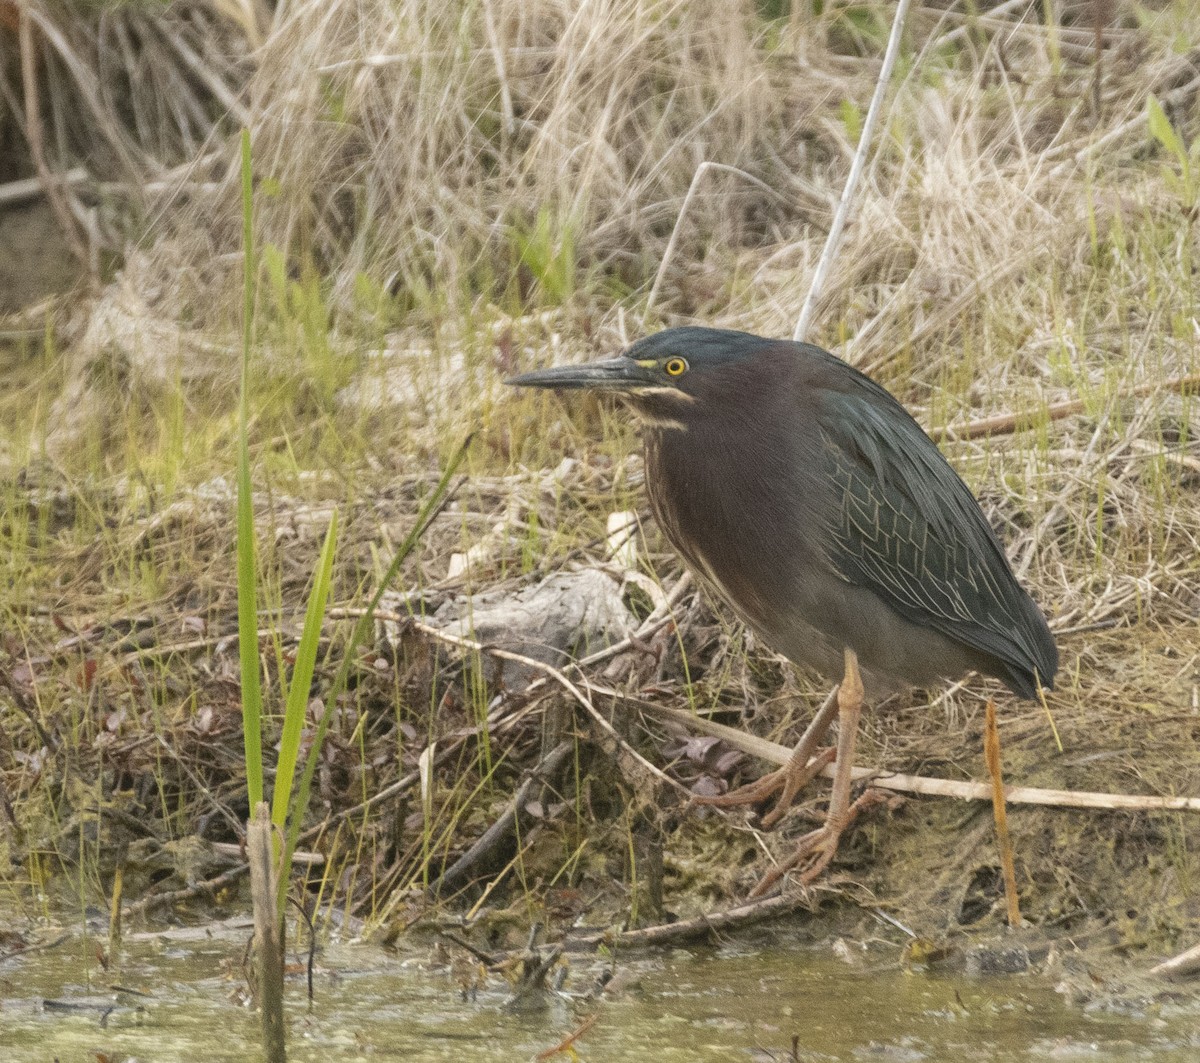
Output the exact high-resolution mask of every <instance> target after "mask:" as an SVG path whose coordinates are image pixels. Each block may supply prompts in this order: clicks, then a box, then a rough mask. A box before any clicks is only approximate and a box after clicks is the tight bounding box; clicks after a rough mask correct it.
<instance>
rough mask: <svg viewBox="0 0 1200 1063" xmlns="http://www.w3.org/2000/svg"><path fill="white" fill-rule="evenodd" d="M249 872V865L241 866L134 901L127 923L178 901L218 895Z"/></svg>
mask: <svg viewBox="0 0 1200 1063" xmlns="http://www.w3.org/2000/svg"><path fill="white" fill-rule="evenodd" d="M249 872H250V865H249V864H239V865H238V866H237V867H231V868H230V869H229V870H228V871H222V872H221V873H220V874H219V875H216V876H215V877H213V878H209V879H205V880H204V881H203V882H197V883H196V884H195V885H192V886H185V887H184V888H183V889H178V890H169V891H168V892H166V893H155V894H151V895H150V896H149V897H143V898H142V899H141V900H140V901H134V902H133V904H131V905H130V906H129V907H128V908H126V909H125V911H124V919H125V922H126V923H128V922H129V920H130V919H131V918H133V917H134V916H136V915H145V914H146V913H147V912H151V911H154V910H155V909H157V908H165V907H166V906H168V905H171V904H175V903H176V902H178V901H190V900H192V899H193V898H195V897H203V896H209V897H211V896H213V895H214V894H216V892H217V890H222V889H224V888H225V887H226V886H230V885H232V884H233V883H235V882H236V881H237V880H238V879H239V878H241V877H242V876H243V875H246V874H249Z"/></svg>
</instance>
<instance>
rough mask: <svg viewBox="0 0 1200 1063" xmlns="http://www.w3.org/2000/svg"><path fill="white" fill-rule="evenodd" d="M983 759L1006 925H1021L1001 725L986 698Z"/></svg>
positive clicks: (994, 704)
mask: <svg viewBox="0 0 1200 1063" xmlns="http://www.w3.org/2000/svg"><path fill="white" fill-rule="evenodd" d="M983 759H984V761H985V763H986V764H987V770H988V774H989V775H990V776H991V777H992V813H993V814H994V815H995V817H996V844H997V845H998V846H999V848H1000V867H1001V868H1002V869H1003V871H1004V899H1005V901H1006V902H1007V904H1008V925H1009V926H1012V927H1017V926H1020V925H1021V902H1020V898H1019V897H1018V896H1017V873H1016V870H1015V869H1014V868H1013V849H1012V840H1011V839H1010V838H1009V836H1008V809H1007V808H1005V806H1004V779H1003V778H1002V776H1001V775H1000V729H999V728H998V727H997V726H996V703H995V702H994V701H993V700H992V699H991V698H988V703H987V711H986V713H985V715H984V725H983Z"/></svg>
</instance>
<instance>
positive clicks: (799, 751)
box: [692, 688, 861, 827]
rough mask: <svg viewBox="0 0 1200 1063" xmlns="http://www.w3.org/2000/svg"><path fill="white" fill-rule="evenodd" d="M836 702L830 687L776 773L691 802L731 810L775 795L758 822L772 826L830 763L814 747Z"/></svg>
mask: <svg viewBox="0 0 1200 1063" xmlns="http://www.w3.org/2000/svg"><path fill="white" fill-rule="evenodd" d="M840 701H841V699H840V697H839V696H838V691H837V688H834V690H833V693H831V694H830V695H829V697H827V698H826V699H825V701H824V704H822V705H821V707H820V708H819V709H818V710H817V714H816V716H814V717H813V719H812V723H810V724H809V725H808V727H807V728H806V729H805V732H804V734H803V735H801V736H800V741H799V742H797V743H796V748H795V749H793V750H792V755H791V756H790V757H789V758H788V762H787V763H786V764H785V765H784V766H783V767H782V768H780V769H779V770H778V771H772V772H768V773H767V774H766V775H764V776H763V777H762V778H761V779H756V780H755V781H754V782H752V783H748V784H747V785H746V786H740V787H738V789H736V790H732V791H730V792H729V793H727V794H719V795H716V796H714V797H693V798H692V803H693V804H697V805H715V806H716V807H717V808H733V807H735V806H737V805H757V804H758V803H759V802H760V801H765V800H767V798H769V797H771V796H772V795H773V794H776V793H778V794H779V798H778V799H777V800H776V802H775V805H774V807H773V808H772V809H771V811H770V812H768V813H767V814H766V815H765V816H763V819H762V825H763V826H764V827H771V826H774V825H775V823H777V822H778V821H779V818H780V817H781V816H782V815H783V814H784V813H785V812H786V811H787V810H788V808H789V807H790V806H791V804H792V801H793V800H795V797H796V794H798V793H799V792H800V790H801V788H803V787H804V786H806V785H807V784H808V783H809V782H811V781H812V780H813V779H814V778H816V776H817V775H818V774H819V773H820V771H821V769H822V768H824V767H825V765H826V764H828V763H829V762H830V761H831V760H833V757H834V751H833V750H832V749H826V750H823V751H821V752H820V753H818V752H817V746H818V745H819V744H820V742H821V739H823V738H824V737H825V733H826V732H827V731H828V730H829V725H830V724H831V723H833V717H834V715H835V714H836V713H838V712H839V711H840V709H839V705H840ZM860 701H861V698H860Z"/></svg>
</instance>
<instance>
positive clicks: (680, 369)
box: [663, 358, 688, 376]
mask: <svg viewBox="0 0 1200 1063" xmlns="http://www.w3.org/2000/svg"><path fill="white" fill-rule="evenodd" d="M663 368H664V369H665V370H666V371H667V376H683V374H684V373H686V372H687V368H688V364H687V362H685V361H684V360H683V359H682V358H668V359H667V364H666V365H664V366H663Z"/></svg>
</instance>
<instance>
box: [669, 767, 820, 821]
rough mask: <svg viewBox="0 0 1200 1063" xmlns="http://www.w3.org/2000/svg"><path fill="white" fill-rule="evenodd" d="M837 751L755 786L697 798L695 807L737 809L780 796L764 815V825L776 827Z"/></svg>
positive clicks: (760, 780)
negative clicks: (706, 806) (802, 790)
mask: <svg viewBox="0 0 1200 1063" xmlns="http://www.w3.org/2000/svg"><path fill="white" fill-rule="evenodd" d="M836 755H837V750H836V749H832V748H830V749H822V750H819V751H818V752H817V753H816V755H815V756H814V757H813V758H812V760H810V761H809V762H808V763H807V764H796V763H795V762H794V761H792V762H789V763H788V764H787V765H786V766H784V767H782V768H780V769H778V770H777V771H771V772H768V773H767V774H766V775H763V776H762V777H761V778H758V779H755V780H754V782H752V783H747V784H746V785H745V786H739V787H738V788H737V789H736V790H730V791H729V793H727V794H715V795H712V796H708V797H704V796H699V795H697V796H694V797H693V798H692V800H691V802H690V803H691V804H694V805H710V806H712V807H714V808H737V807H739V806H741V805H757V804H761V803H762V802H763V801H766V800H768V799H769V798H771V797H773V796H774V795H775V794H779V797H778V799H777V800H776V801H775V804H774V806H773V807H772V808H771V810H770V811H769V812H768V813H767V814H766V815H764V816H763V818H762V826H763V827H764V828H767V827H773V826H774V825H775V824H776V823H778V822H779V820H780V819H781V818H782V817H783V814H784V813H785V812H786V811H787V810H788V809H789V808H790V807H791V805H792V802H793V801H794V800H795V799H796V794H798V793H799V792H800V790H801V789H803V788H804V787H805V786H807V785H808V784H809V783H810V782H812V780H813V779H815V778H816V777H817V776H818V775H819V774H820V773H821V770H822V769H823V768H824V767H825V765H827V764H830V763H832V761H833V759H834V757H835V756H836Z"/></svg>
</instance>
